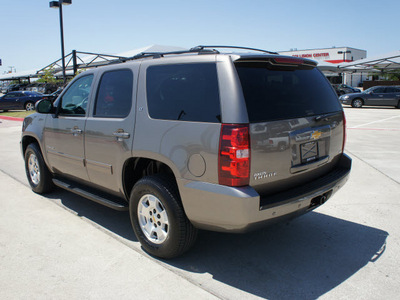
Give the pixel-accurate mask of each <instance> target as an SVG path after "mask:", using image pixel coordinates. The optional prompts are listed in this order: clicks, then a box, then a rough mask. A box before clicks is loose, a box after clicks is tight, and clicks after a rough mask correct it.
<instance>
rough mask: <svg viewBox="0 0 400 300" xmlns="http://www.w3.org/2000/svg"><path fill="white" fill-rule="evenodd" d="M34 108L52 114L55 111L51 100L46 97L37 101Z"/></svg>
mask: <svg viewBox="0 0 400 300" xmlns="http://www.w3.org/2000/svg"><path fill="white" fill-rule="evenodd" d="M35 108H36V111H37V112H38V113H41V114H54V113H55V112H56V108H55V107H54V106H53V102H52V101H51V100H48V99H43V100H40V101H38V102H37V103H36V107H35Z"/></svg>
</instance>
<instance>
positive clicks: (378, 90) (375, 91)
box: [374, 88, 385, 94]
mask: <svg viewBox="0 0 400 300" xmlns="http://www.w3.org/2000/svg"><path fill="white" fill-rule="evenodd" d="M384 92H385V88H376V89H374V93H375V94H381V93H384Z"/></svg>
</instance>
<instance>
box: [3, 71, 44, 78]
mask: <svg viewBox="0 0 400 300" xmlns="http://www.w3.org/2000/svg"><path fill="white" fill-rule="evenodd" d="M35 77H38V74H37V71H36V70H30V71H22V72H16V73H8V74H3V75H0V80H18V79H29V78H35Z"/></svg>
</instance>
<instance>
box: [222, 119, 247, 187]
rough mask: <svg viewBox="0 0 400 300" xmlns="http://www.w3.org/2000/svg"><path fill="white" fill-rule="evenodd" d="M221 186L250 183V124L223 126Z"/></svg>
mask: <svg viewBox="0 0 400 300" xmlns="http://www.w3.org/2000/svg"><path fill="white" fill-rule="evenodd" d="M218 181H219V184H222V185H228V186H244V185H248V184H249V181H250V136H249V125H248V124H222V125H221V134H220V142H219V159H218Z"/></svg>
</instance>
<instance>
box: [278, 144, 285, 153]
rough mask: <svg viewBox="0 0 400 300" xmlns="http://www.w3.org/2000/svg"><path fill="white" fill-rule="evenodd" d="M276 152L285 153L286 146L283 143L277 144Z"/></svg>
mask: <svg viewBox="0 0 400 300" xmlns="http://www.w3.org/2000/svg"><path fill="white" fill-rule="evenodd" d="M278 150H279V151H281V152H282V151H285V150H286V144H285V143H279V144H278Z"/></svg>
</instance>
